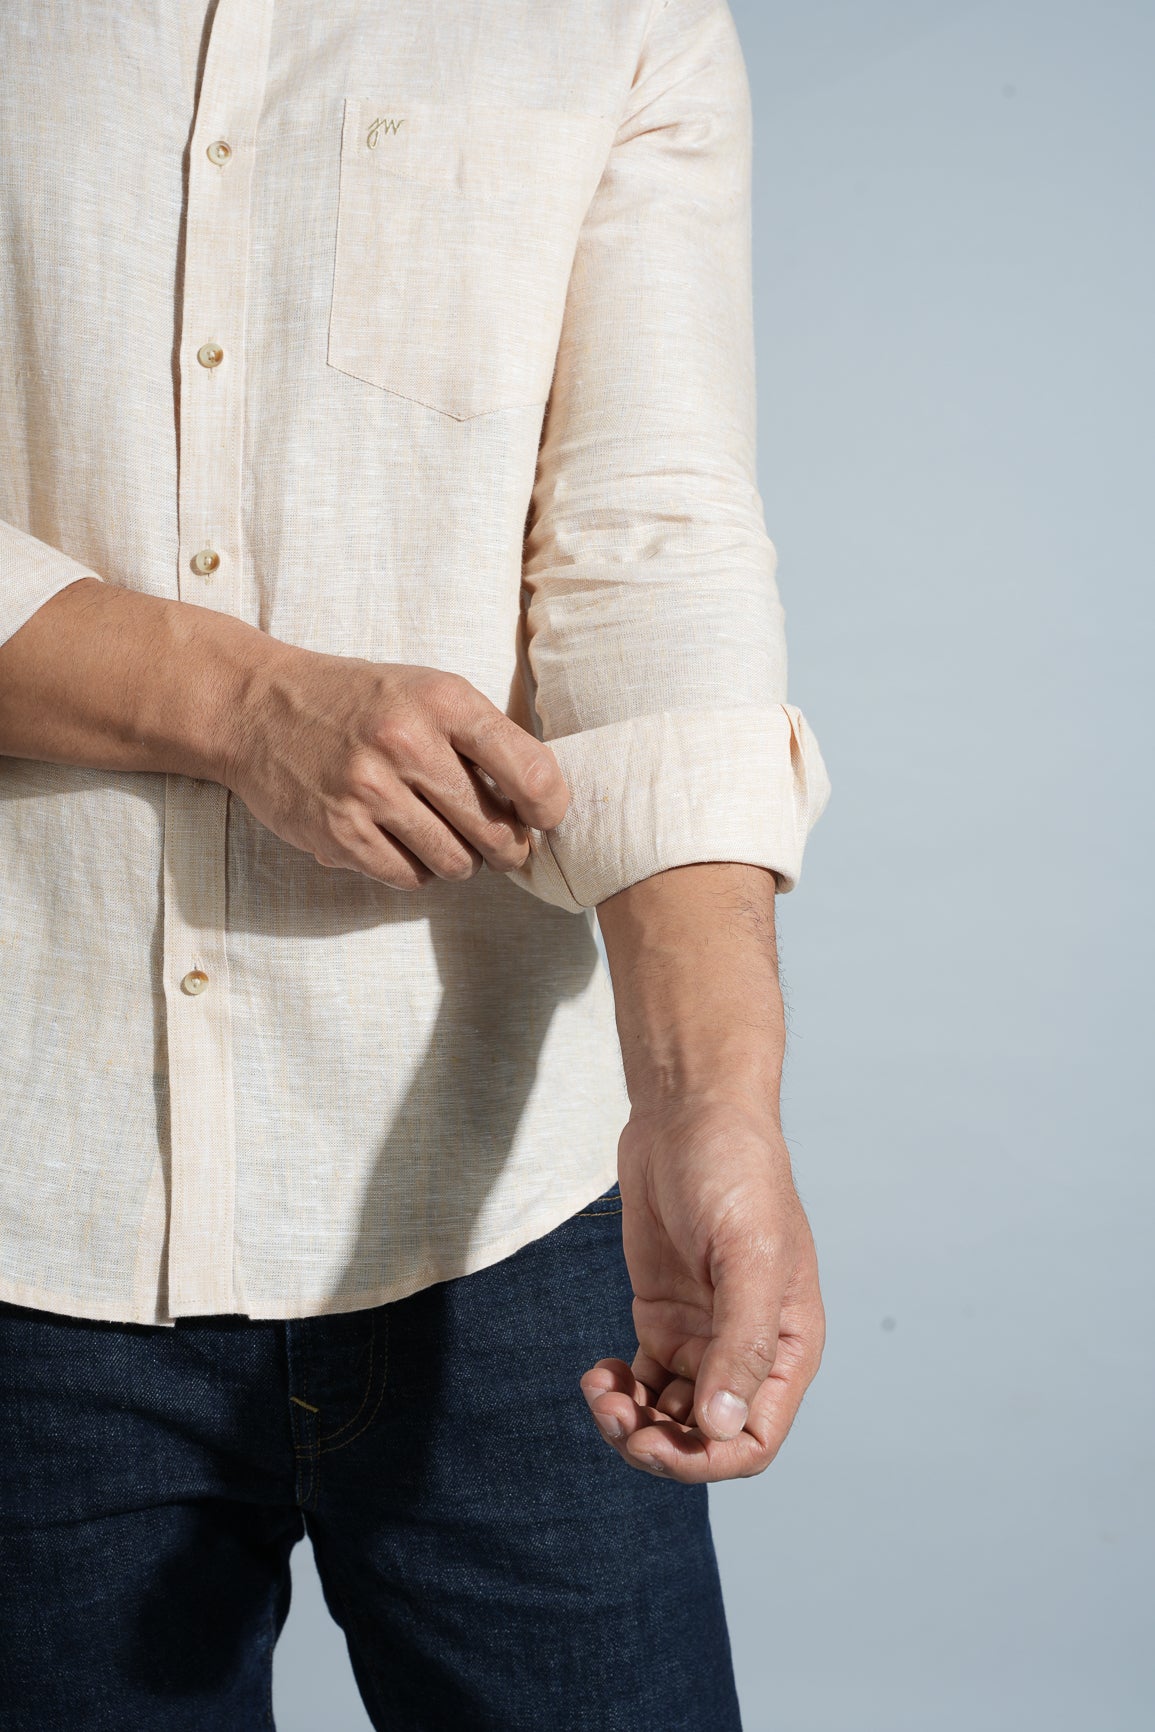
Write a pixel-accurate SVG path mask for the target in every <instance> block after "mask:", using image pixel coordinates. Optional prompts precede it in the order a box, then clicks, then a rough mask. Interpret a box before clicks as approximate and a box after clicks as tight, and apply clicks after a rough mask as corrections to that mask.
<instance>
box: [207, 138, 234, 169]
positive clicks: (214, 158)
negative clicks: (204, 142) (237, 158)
mask: <svg viewBox="0 0 1155 1732" xmlns="http://www.w3.org/2000/svg"><path fill="white" fill-rule="evenodd" d="M232 154H233V151H232V146H231V145H229V144H226V143H225V141H224V139H223V138H218V139H215V140H214V141H213V143H212V144H210V145H209V147H208V149H207V150H206V152H205V155H206V156H207V157H208V159H209V161H210V162H215V163H216V165H217V167H218V168H220V167H221V166H222V165H223V164H224V163H226V162H227V161H228V160H229V157H230V156H231V155H232Z"/></svg>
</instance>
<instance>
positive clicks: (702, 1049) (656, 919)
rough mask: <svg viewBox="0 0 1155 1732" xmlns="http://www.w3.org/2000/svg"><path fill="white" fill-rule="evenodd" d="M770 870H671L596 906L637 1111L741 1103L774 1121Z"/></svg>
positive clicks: (718, 866)
mask: <svg viewBox="0 0 1155 1732" xmlns="http://www.w3.org/2000/svg"><path fill="white" fill-rule="evenodd" d="M776 889H777V884H776V880H775V877H774V874H773V872H771V871H770V870H769V869H768V868H766V867H762V866H747V865H742V864H738V863H735V862H730V861H722V862H714V861H711V862H704V863H700V864H694V865H690V866H676V867H672V868H670V869H669V870H667V871H664V872H658V873H655V874H654V875H653V876H652V877H650V878H645V879H643V880H641V881H640V882H639V883H637V884H632V885H630V886H629V887H628V888H627V889H625V890H621V891H619V892H618V893H617V895H616V896H611V897H609V898H608V899H607V900H606V901H605V902H602V903H600V904H599V905H598V921H599V924H600V926H601V930H602V936H603V938H604V940H605V946H606V955H607V957H608V958H609V963H610V972H611V975H612V978H613V984H614V1000H615V1005H616V1009H617V1021H618V1033H619V1036H620V1038H621V1043H622V1057H623V1062H624V1065H625V1072H626V1081H627V1083H628V1086H629V1092H630V1100H631V1102H632V1104H633V1107H634V1109H635V1111H638V1110H648V1109H650V1108H657V1107H660V1106H662V1105H664V1104H667V1103H672V1102H674V1101H683V1102H685V1101H687V1100H689V1099H691V1098H692V1099H697V1100H703V1101H705V1100H709V1099H710V1098H712V1097H715V1096H717V1097H719V1098H721V1097H725V1098H726V1099H727V1100H730V1101H733V1100H735V1099H746V1100H748V1101H749V1103H750V1105H751V1106H752V1107H753V1108H754V1109H755V1110H756V1111H757V1112H759V1113H760V1114H766V1113H768V1114H770V1115H771V1116H772V1117H773V1118H774V1120H775V1121H777V1117H778V1102H779V1088H780V1084H781V1075H782V1058H783V1049H784V1044H785V1018H784V1012H783V1005H782V994H781V989H780V986H779V979H778V946H777V939H776V933H775V918H774V916H775V893H776Z"/></svg>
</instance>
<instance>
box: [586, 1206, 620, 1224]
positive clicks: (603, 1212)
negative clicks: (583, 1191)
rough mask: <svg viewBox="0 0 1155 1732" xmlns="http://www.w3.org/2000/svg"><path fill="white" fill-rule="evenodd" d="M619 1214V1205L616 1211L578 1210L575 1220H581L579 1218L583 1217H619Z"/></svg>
mask: <svg viewBox="0 0 1155 1732" xmlns="http://www.w3.org/2000/svg"><path fill="white" fill-rule="evenodd" d="M621 1212H622V1206H621V1204H619V1205H618V1207H617V1208H616V1209H579V1210H578V1212H577V1219H578V1220H581V1218H582V1217H583V1216H586V1217H592V1216H594V1215H620V1214H621Z"/></svg>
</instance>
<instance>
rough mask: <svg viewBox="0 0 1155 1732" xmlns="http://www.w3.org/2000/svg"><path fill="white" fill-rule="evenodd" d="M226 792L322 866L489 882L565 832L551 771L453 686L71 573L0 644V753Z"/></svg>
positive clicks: (412, 880)
mask: <svg viewBox="0 0 1155 1732" xmlns="http://www.w3.org/2000/svg"><path fill="white" fill-rule="evenodd" d="M3 755H7V756H11V757H16V758H39V759H42V760H45V761H47V762H49V763H57V764H80V765H88V766H91V767H93V768H96V769H110V770H153V771H164V772H173V773H176V774H181V775H187V776H196V777H199V778H201V779H203V780H206V781H215V782H221V783H223V784H224V786H225V787H227V788H229V789H231V790H232V791H233V792H234V793H235V794H236V795H237V796H238V797H239V798H240V799H241V800H243V801H244V803H245V805H246V806H247V807H248V808H249V810H250V811H251V812H252V814H253V816H254V817H255V818H257V819H258V820H259V821H260V822H261V823H262V824H264V825H265V826H266V827H267V828H268V829H270V830H272V831H273V833H274V835H277V836H279V837H280V838H281V840H282V841H284V842H288V843H290V844H291V845H292V846H293V847H294V848H300V849H301V850H302V851H303V852H305V853H308V854H311V855H312V856H313V858H314V859H315V860H318V861H319V862H320V863H321V865H323V866H334V867H338V868H345V869H347V870H350V871H353V872H362V873H364V874H365V875H366V876H367V877H370V878H376V879H379V880H380V881H381V882H382V883H384V884H390V885H392V886H393V887H394V888H396V889H398V890H414V889H417V888H418V887H419V886H420V885H422V884H426V883H428V881H429V880H430V878H433V877H438V878H448V879H455V880H456V879H466V878H472V877H473V876H474V874H475V873H476V872H477V871H478V870H479V869H480V867H481V865H482V863H483V862H486V863H488V864H489V865H490V866H492V867H493V869H494V870H495V871H497V872H509V871H512V870H513V869H514V868H516V867H518V866H520V865H521V864H522V863H523V861H524V860H525V858H526V856H527V854H528V852H529V839H528V837H527V835H526V831H525V826H526V825H527V824H532V825H533V826H534V827H535V828H537V829H542V830H549V829H552V827H553V826H554V825H555V824H558V823H560V822H561V820H562V818H563V817H564V815H565V810H566V806H567V803H568V801H569V791H568V789H567V788H566V785H565V780H564V778H563V776H562V773H561V769H560V767H559V765H558V762H557V759H556V758H555V757H554V755H553V753H552V752H551V751H550V749H549V747H548V746H547V745H545V744H544V743H543V742H542V741H541V740H539V739H538V738H537V737H536V735H534V734H531V733H528V732H527V731H526V729H525V728H522V727H519V726H518V724H517V723H516V722H514V721H511V720H510V718H509V717H508V716H507V715H505V714H504V712H503V711H501V710H499V709H498V708H497V706H496V705H495V704H493V703H491V702H490V700H489V699H488V698H487V697H485V696H483V694H482V693H481V692H479V691H478V690H477V689H476V687H474V686H472V685H471V684H470V683H469V681H468V680H466V679H463V678H462V677H461V676H460V675H459V674H451V673H442V672H439V671H438V670H437V669H436V668H427V667H408V666H403V665H398V664H395V663H390V662H372V661H367V660H363V659H362V658H360V657H358V656H343V655H328V654H326V653H324V652H323V651H318V650H309V649H302V648H299V647H297V646H295V645H292V644H287V643H284V642H282V641H281V640H280V639H279V638H274V637H270V636H269V634H268V633H267V632H264V631H261V630H259V629H258V628H257V627H256V626H252V625H249V624H248V622H247V621H245V620H240V619H236V618H235V617H233V616H232V615H230V614H227V613H218V612H216V611H214V610H213V609H210V608H204V607H198V606H196V605H195V604H194V603H190V602H182V601H169V600H167V599H164V598H162V597H159V596H154V595H142V594H138V593H137V592H135V591H132V590H127V589H122V588H120V587H118V586H117V585H114V584H110V583H104V582H102V581H101V580H100V579H99V578H96V577H82V578H79V579H77V580H76V581H75V582H73V583H71V584H69V585H67V586H66V587H65V588H64V589H61V590H59V591H57V592H56V594H54V595H52V596H51V597H49V599H48V600H47V601H45V602H44V603H42V605H41V606H40V607H39V608H38V609H36V611H35V612H34V613H33V614H32V615H31V616H30V617H29V619H28V620H27V621H26V622H25V623H24V624H23V625H22V626H21V627H20V628H19V629H18V630H17V631H15V632H14V633H13V634H12V635H11V636H10V637H9V638H7V639H6V640H5V641H4V642H3V643H0V756H3Z"/></svg>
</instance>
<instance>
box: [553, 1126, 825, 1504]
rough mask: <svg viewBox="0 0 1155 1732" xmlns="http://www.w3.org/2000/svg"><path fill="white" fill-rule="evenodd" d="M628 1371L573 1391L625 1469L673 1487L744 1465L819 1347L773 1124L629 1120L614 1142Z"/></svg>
mask: <svg viewBox="0 0 1155 1732" xmlns="http://www.w3.org/2000/svg"><path fill="white" fill-rule="evenodd" d="M618 1161H619V1174H620V1181H621V1192H622V1205H623V1207H622V1242H623V1248H624V1250H625V1256H626V1263H627V1266H628V1268H629V1272H630V1279H631V1281H632V1282H633V1287H634V1294H635V1298H634V1328H635V1331H636V1333H637V1337H638V1351H637V1353H636V1354H635V1355H634V1359H633V1363H632V1365H627V1364H626V1363H625V1361H624V1360H621V1359H602V1360H599V1361H598V1363H597V1365H595V1366H593V1367H592V1368H591V1369H590V1370H589V1371H587V1372H586V1374H585V1376H584V1377H583V1378H582V1390H583V1392H584V1394H585V1397H586V1400H587V1401H588V1402H589V1406H590V1411H591V1412H592V1413H593V1415H594V1418H595V1419H596V1420H597V1422H598V1425H599V1427H600V1429H601V1431H602V1434H603V1436H604V1437H606V1438H607V1439H608V1440H609V1441H610V1442H611V1443H612V1444H613V1446H614V1448H615V1449H616V1450H617V1451H618V1454H619V1455H620V1456H621V1457H622V1458H623V1460H625V1461H628V1462H630V1463H631V1464H632V1465H633V1466H635V1467H643V1468H648V1469H649V1470H650V1471H651V1472H654V1473H661V1474H665V1475H667V1476H668V1477H669V1478H671V1479H679V1480H682V1481H684V1482H686V1483H695V1482H698V1481H702V1480H720V1479H735V1478H740V1477H745V1476H747V1475H749V1474H755V1473H760V1472H761V1471H762V1469H763V1468H764V1467H766V1466H768V1465H769V1463H770V1462H771V1461H772V1460H773V1459H774V1457H775V1455H776V1454H777V1452H778V1450H779V1448H780V1446H781V1444H782V1442H783V1439H784V1438H785V1436H786V1434H787V1432H788V1431H789V1429H790V1427H791V1425H792V1424H793V1421H794V1416H795V1414H796V1413H797V1411H798V1405H799V1403H800V1402H801V1400H802V1396H803V1394H804V1392H805V1390H806V1387H807V1385H808V1384H809V1383H810V1381H811V1379H812V1378H813V1376H814V1374H815V1372H816V1371H817V1370H818V1364H819V1361H820V1359H821V1357H822V1349H823V1344H824V1339H825V1320H824V1314H823V1308H822V1300H821V1297H820V1294H819V1288H818V1265H817V1259H816V1256H815V1250H814V1241H813V1239H812V1237H811V1233H810V1227H809V1224H808V1222H807V1219H806V1216H805V1214H804V1212H803V1209H802V1205H801V1203H800V1202H799V1200H798V1197H797V1194H796V1192H795V1190H794V1184H793V1180H792V1178H791V1175H790V1159H789V1155H788V1153H787V1150H786V1147H785V1144H784V1143H783V1141H782V1138H781V1134H780V1133H779V1132H778V1130H777V1128H776V1126H773V1125H771V1124H768V1123H767V1122H766V1120H765V1117H764V1116H763V1115H760V1114H759V1113H758V1112H757V1111H755V1110H754V1108H753V1106H752V1104H748V1103H739V1102H733V1103H731V1102H722V1101H707V1102H704V1103H700V1104H695V1103H694V1102H690V1101H686V1102H677V1103H675V1104H672V1105H671V1106H669V1107H667V1108H666V1109H665V1110H659V1111H651V1112H644V1113H640V1114H639V1113H634V1114H631V1117H630V1121H629V1124H628V1125H627V1126H626V1128H625V1130H624V1131H623V1133H622V1137H621V1141H620V1144H619V1151H618Z"/></svg>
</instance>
